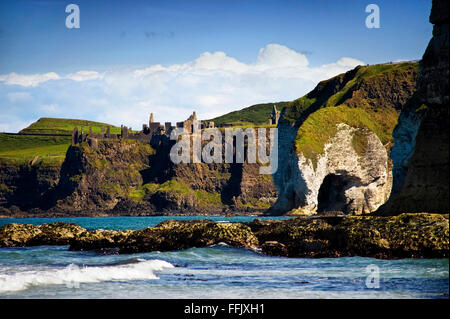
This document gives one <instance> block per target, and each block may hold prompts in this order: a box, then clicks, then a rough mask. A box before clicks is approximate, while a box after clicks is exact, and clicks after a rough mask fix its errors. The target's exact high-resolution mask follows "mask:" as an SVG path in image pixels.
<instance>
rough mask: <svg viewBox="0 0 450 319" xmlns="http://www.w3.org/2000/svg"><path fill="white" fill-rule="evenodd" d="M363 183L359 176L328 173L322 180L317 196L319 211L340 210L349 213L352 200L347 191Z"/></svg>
mask: <svg viewBox="0 0 450 319" xmlns="http://www.w3.org/2000/svg"><path fill="white" fill-rule="evenodd" d="M360 183H361V181H360V180H359V178H357V177H353V176H348V175H344V174H343V175H340V174H339V175H338V174H328V175H327V176H325V178H324V179H323V181H322V184H321V185H320V188H319V193H318V196H317V212H319V213H320V212H327V211H340V212H343V213H349V212H350V211H351V208H350V207H349V206H350V204H351V202H352V201H351V200H350V199H349V198H348V195H347V194H346V193H345V192H346V190H348V189H349V188H350V187H353V186H357V185H359V184H360Z"/></svg>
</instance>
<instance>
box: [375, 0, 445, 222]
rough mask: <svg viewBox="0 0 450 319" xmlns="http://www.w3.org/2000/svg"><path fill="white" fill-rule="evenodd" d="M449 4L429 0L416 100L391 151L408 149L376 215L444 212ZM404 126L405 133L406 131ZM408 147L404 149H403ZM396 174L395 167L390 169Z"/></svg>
mask: <svg viewBox="0 0 450 319" xmlns="http://www.w3.org/2000/svg"><path fill="white" fill-rule="evenodd" d="M448 5H449V4H448V1H445V0H442V1H433V7H432V10H431V15H430V22H431V23H432V24H434V27H433V37H432V39H431V40H430V42H429V44H428V47H427V49H426V51H425V53H424V55H423V58H422V61H421V62H420V67H419V75H418V80H417V97H416V98H417V99H419V103H411V107H409V108H407V109H405V110H403V111H402V114H401V115H400V118H401V119H402V120H399V125H398V126H397V128H396V131H397V132H403V134H398V136H397V138H395V137H396V136H395V135H394V142H395V143H396V144H397V145H396V146H394V147H398V148H399V149H401V148H404V149H409V152H410V153H411V154H410V156H409V157H405V159H404V161H403V163H402V164H401V165H402V167H400V169H399V173H398V176H397V183H396V182H395V181H396V179H395V178H396V176H394V185H396V187H395V188H394V192H393V194H392V195H391V198H390V199H389V201H388V202H387V203H386V205H385V206H383V207H382V208H381V209H380V210H379V213H380V214H383V215H397V214H399V213H404V212H435V213H448V211H449V189H448V187H449V186H448V183H449V149H448V146H449V97H448V88H449V87H448V77H449V55H448V54H449V17H448V9H449V8H448ZM408 126H409V128H408ZM408 143H409V144H408ZM394 169H395V167H394Z"/></svg>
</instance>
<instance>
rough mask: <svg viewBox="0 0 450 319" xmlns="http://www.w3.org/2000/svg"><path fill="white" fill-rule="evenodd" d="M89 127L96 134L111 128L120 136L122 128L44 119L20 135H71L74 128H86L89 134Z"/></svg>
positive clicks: (101, 124) (22, 131) (79, 121)
mask: <svg viewBox="0 0 450 319" xmlns="http://www.w3.org/2000/svg"><path fill="white" fill-rule="evenodd" d="M89 126H92V131H93V132H94V133H100V132H101V128H102V127H104V128H105V131H106V127H107V126H110V127H111V133H112V134H119V133H120V127H116V126H112V125H110V124H106V123H100V122H93V121H86V120H72V119H57V118H48V117H42V118H40V119H39V120H37V121H36V122H34V123H33V124H31V125H30V126H28V127H27V128H24V129H23V130H21V131H20V132H19V134H50V135H54V134H64V135H71V134H72V131H73V129H74V127H78V129H79V130H81V127H83V128H84V131H85V132H89Z"/></svg>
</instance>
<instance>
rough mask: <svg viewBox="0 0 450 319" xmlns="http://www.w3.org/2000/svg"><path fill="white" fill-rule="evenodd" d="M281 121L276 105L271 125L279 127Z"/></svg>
mask: <svg viewBox="0 0 450 319" xmlns="http://www.w3.org/2000/svg"><path fill="white" fill-rule="evenodd" d="M279 119H280V111H278V110H277V106H276V105H274V106H273V108H272V115H271V116H270V121H269V122H271V124H275V125H278V120H279Z"/></svg>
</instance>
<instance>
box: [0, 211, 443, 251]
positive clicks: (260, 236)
mask: <svg viewBox="0 0 450 319" xmlns="http://www.w3.org/2000/svg"><path fill="white" fill-rule="evenodd" d="M220 243H225V244H227V245H229V246H232V247H241V248H248V249H256V250H258V251H261V252H263V253H265V254H269V255H276V256H287V257H344V256H370V257H377V258H408V257H410V258H442V257H448V255H449V223H448V215H439V214H401V215H399V216H394V217H380V216H349V217H320V218H318V217H316V218H305V217H303V218H294V219H290V220H284V221H274V220H265V221H262V220H259V219H256V220H254V221H253V222H248V223H216V222H213V221H210V220H189V221H175V220H167V221H165V222H162V223H160V224H158V225H157V226H155V227H148V228H146V229H143V230H136V231H131V230H127V231H114V230H95V231H90V232H89V231H86V230H85V229H83V228H81V227H79V226H78V225H76V224H66V223H53V224H44V225H41V226H33V225H21V224H9V225H5V226H2V227H0V247H15V246H30V245H68V244H70V248H69V249H70V250H96V251H99V252H101V253H119V254H126V253H138V252H150V251H169V250H179V249H187V248H191V247H206V246H210V245H216V244H220Z"/></svg>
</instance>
